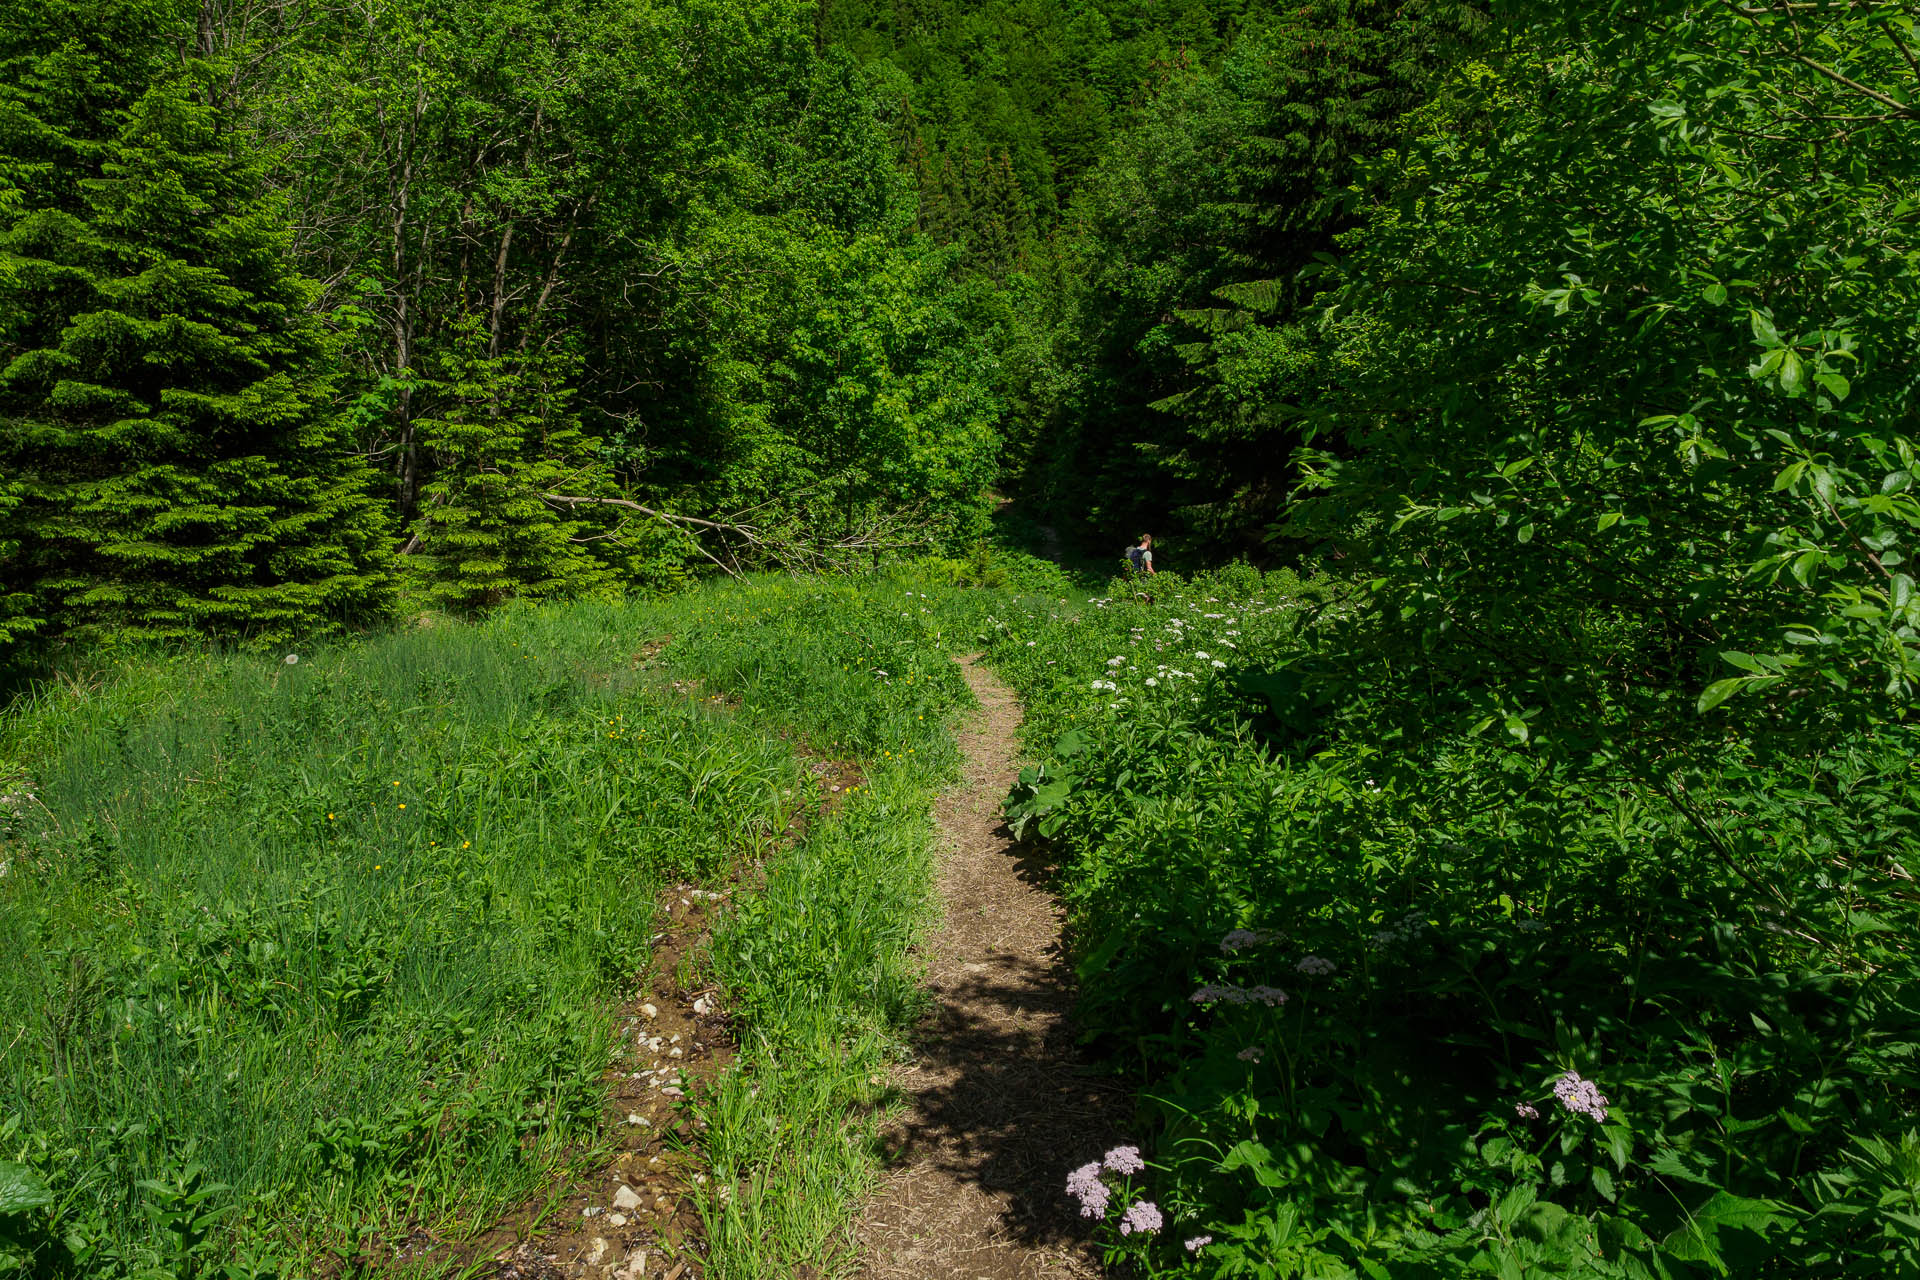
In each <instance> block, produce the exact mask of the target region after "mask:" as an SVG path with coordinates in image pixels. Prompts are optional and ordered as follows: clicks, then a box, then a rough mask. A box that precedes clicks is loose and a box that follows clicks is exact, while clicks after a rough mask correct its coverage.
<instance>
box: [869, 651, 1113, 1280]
mask: <svg viewBox="0 0 1920 1280" xmlns="http://www.w3.org/2000/svg"><path fill="white" fill-rule="evenodd" d="M961 670H962V672H963V673H964V674H965V676H966V680H967V684H968V685H969V686H971V687H972V689H973V692H974V696H975V697H976V698H978V699H979V701H980V706H981V710H980V712H979V713H978V714H976V715H974V716H973V717H971V718H970V719H969V721H968V722H967V723H966V724H964V725H963V726H962V727H961V728H960V731H959V741H960V749H961V751H962V753H963V755H964V757H965V763H964V765H963V777H962V779H961V781H960V783H959V785H957V786H956V787H955V788H954V789H953V790H951V791H949V792H947V793H946V794H944V795H943V796H941V798H940V801H939V803H938V805H937V807H936V809H935V814H936V817H937V819H938V822H939V828H940V850H939V867H938V872H937V875H938V881H939V900H940V904H941V910H942V918H941V922H940V924H939V925H938V926H937V928H936V929H935V931H934V932H933V934H932V936H930V937H929V938H928V939H927V941H926V944H925V951H926V959H927V988H928V990H929V992H930V993H931V994H932V996H933V999H934V1001H935V1004H934V1007H933V1009H932V1010H931V1012H930V1013H929V1015H928V1016H927V1018H926V1019H925V1020H924V1021H923V1022H922V1023H921V1025H920V1026H919V1028H918V1029H917V1030H916V1031H915V1033H914V1037H913V1048H914V1061H913V1062H912V1063H910V1064H909V1065H908V1066H906V1067H905V1068H903V1069H902V1070H900V1071H899V1072H898V1073H897V1075H896V1077H895V1078H896V1082H897V1083H898V1084H899V1086H900V1088H901V1090H902V1091H903V1092H904V1093H905V1094H906V1095H907V1098H908V1103H909V1107H908V1110H907V1113H906V1114H905V1115H904V1116H903V1117H902V1118H901V1119H900V1120H899V1121H897V1122H895V1123H894V1124H893V1125H891V1126H889V1128H888V1130H887V1132H886V1134H885V1135H884V1136H885V1138H886V1141H887V1146H888V1150H889V1151H890V1153H891V1154H892V1155H893V1157H894V1164H893V1166H892V1168H891V1169H890V1171H889V1172H888V1173H886V1174H885V1175H883V1178H882V1181H881V1186H880V1188H879V1190H878V1191H877V1192H876V1194H875V1196H874V1198H873V1200H872V1202H871V1203H870V1204H869V1206H868V1207H867V1210H866V1213H865V1216H864V1218H863V1220H862V1221H861V1223H860V1224H859V1228H858V1230H859V1243H860V1255H861V1259H862V1268H861V1274H862V1275H863V1276H864V1277H866V1280H1030V1278H1032V1277H1041V1276H1045V1277H1087V1278H1089V1280H1090V1278H1092V1277H1096V1276H1098V1275H1099V1274H1100V1267H1099V1265H1098V1263H1097V1262H1096V1260H1095V1256H1094V1254H1093V1252H1092V1250H1091V1248H1090V1245H1089V1237H1090V1232H1089V1230H1088V1227H1089V1226H1090V1225H1091V1224H1089V1223H1086V1222H1084V1221H1083V1220H1081V1219H1080V1218H1078V1217H1076V1216H1074V1206H1073V1204H1072V1202H1071V1201H1069V1200H1068V1199H1067V1197H1066V1194H1065V1192H1064V1190H1063V1188H1064V1186H1065V1180H1066V1176H1067V1173H1068V1171H1069V1170H1070V1169H1072V1168H1073V1167H1074V1166H1075V1165H1076V1164H1080V1163H1083V1162H1085V1161H1087V1160H1092V1159H1097V1158H1098V1157H1099V1155H1100V1152H1101V1151H1103V1150H1104V1149H1105V1148H1106V1147H1107V1146H1108V1145H1111V1143H1112V1142H1113V1141H1114V1140H1115V1136H1116V1134H1115V1127H1114V1122H1115V1118H1116V1117H1117V1116H1119V1115H1120V1114H1121V1110H1122V1107H1123V1106H1124V1099H1123V1098H1122V1097H1121V1096H1120V1095H1119V1093H1118V1092H1117V1091H1115V1090H1114V1089H1113V1088H1112V1087H1111V1086H1107V1085H1104V1084H1102V1083H1101V1082H1100V1081H1099V1080H1098V1079H1097V1078H1095V1077H1094V1076H1093V1075H1091V1074H1090V1073H1089V1072H1088V1071H1087V1070H1086V1068H1085V1066H1084V1064H1083V1062H1082V1060H1081V1058H1080V1055H1079V1053H1078V1052H1077V1049H1076V1046H1075V1043H1074V1030H1073V1028H1072V1026H1071V1024H1070V1023H1069V1020H1068V1013H1069V1011H1070V1009H1071V1007H1072V1002H1073V975H1072V971H1071V970H1070V969H1069V968H1068V966H1067V964H1066V963H1065V960H1064V959H1063V957H1062V955H1061V949H1060V914H1061V913H1060V908H1059V906H1058V905H1057V904H1056V903H1055V902H1054V900H1053V898H1052V897H1051V895H1049V894H1048V893H1047V891H1046V889H1045V888H1044V887H1043V886H1042V874H1043V868H1042V867H1041V866H1040V865H1039V864H1038V863H1037V861H1033V860H1025V859H1023V858H1022V855H1021V852H1020V850H1019V849H1017V848H1016V847H1015V846H1014V844H1013V841H1012V840H1011V839H1010V838H1009V836H1008V834H1007V831H1006V829H1005V826H1004V824H1003V823H1002V822H1001V818H1000V802H1001V800H1002V799H1003V798H1004V797H1005V796H1006V794H1007V789H1008V788H1009V787H1010V786H1012V784H1013V781H1014V777H1015V774H1016V772H1017V769H1016V766H1015V759H1016V752H1017V747H1016V744H1015V740H1014V732H1015V730H1017V729H1018V728H1019V727H1020V704H1019V703H1018V702H1017V701H1016V700H1015V698H1014V696H1013V693H1012V691H1011V690H1009V689H1008V688H1007V687H1006V686H1005V685H1003V684H1001V683H1000V681H999V680H998V679H996V678H995V677H994V675H993V674H992V673H991V672H990V671H988V670H987V668H986V667H985V666H983V665H981V663H980V659H979V657H978V656H977V655H976V656H973V657H969V658H966V659H963V660H962V662H961Z"/></svg>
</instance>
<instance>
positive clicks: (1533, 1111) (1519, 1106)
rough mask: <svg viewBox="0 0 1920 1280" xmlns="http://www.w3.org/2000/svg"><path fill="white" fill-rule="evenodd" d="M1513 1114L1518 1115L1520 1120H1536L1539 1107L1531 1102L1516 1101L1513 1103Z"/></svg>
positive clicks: (1538, 1115) (1538, 1114) (1538, 1116)
mask: <svg viewBox="0 0 1920 1280" xmlns="http://www.w3.org/2000/svg"><path fill="white" fill-rule="evenodd" d="M1513 1114H1515V1115H1517V1116H1519V1117H1520V1118H1521V1119H1522V1120H1538V1119H1539V1118H1540V1109H1539V1108H1538V1107H1536V1106H1534V1105H1533V1104H1532V1103H1531V1102H1516V1103H1514V1104H1513Z"/></svg>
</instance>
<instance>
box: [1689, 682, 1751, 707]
mask: <svg viewBox="0 0 1920 1280" xmlns="http://www.w3.org/2000/svg"><path fill="white" fill-rule="evenodd" d="M1746 682H1747V677H1745V676H1730V677H1728V678H1727V679H1725V680H1715V681H1714V682H1713V683H1712V684H1710V685H1708V686H1707V687H1706V688H1705V689H1704V690H1702V691H1701V694H1700V702H1699V706H1698V710H1699V711H1700V713H1701V714H1702V715H1705V714H1706V713H1707V712H1709V711H1711V710H1713V709H1714V708H1715V707H1717V706H1719V705H1720V704H1721V703H1723V702H1725V701H1726V700H1727V699H1728V698H1731V697H1732V696H1733V695H1734V694H1736V693H1738V692H1739V691H1740V686H1741V685H1743V684H1745V683H1746Z"/></svg>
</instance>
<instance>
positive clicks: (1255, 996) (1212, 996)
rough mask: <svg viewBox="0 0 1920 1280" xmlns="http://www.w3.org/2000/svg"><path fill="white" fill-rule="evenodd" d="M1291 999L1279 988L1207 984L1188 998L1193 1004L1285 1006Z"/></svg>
mask: <svg viewBox="0 0 1920 1280" xmlns="http://www.w3.org/2000/svg"><path fill="white" fill-rule="evenodd" d="M1291 998H1292V997H1290V996H1288V995H1287V993H1286V992H1284V991H1282V990H1281V989H1280V988H1279V987H1227V986H1221V985H1219V984H1217V983H1209V984H1207V985H1206V986H1204V987H1201V988H1200V989H1199V990H1198V991H1196V992H1194V993H1193V994H1192V995H1190V996H1188V997H1187V999H1188V1000H1189V1001H1191V1002H1193V1003H1194V1004H1264V1005H1266V1006H1268V1007H1269V1008H1271V1007H1273V1006H1275V1005H1282V1004H1285V1003H1286V1002H1287V1001H1288V1000H1289V999H1291Z"/></svg>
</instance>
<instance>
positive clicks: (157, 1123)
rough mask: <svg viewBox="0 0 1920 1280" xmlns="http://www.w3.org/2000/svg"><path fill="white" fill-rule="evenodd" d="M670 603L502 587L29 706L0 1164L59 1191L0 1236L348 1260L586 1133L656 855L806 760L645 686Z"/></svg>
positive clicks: (157, 1255) (5, 1009) (463, 1224)
mask: <svg viewBox="0 0 1920 1280" xmlns="http://www.w3.org/2000/svg"><path fill="white" fill-rule="evenodd" d="M653 625H654V624H653V620H652V617H651V615H650V612H649V611H647V610H644V609H635V608H627V609H622V608H615V607H611V606H586V605H583V606H574V607H569V608H565V609H552V610H546V611H540V612H533V611H523V612H508V613H506V614H503V615H501V616H499V617H497V618H495V619H494V620H492V621H490V622H487V623H485V624H482V625H478V626H471V627H468V626H453V625H441V626H436V627H432V628H427V629H421V630H414V631H409V632H406V633H404V634H398V635H393V636H388V637H385V638H380V639H375V640H371V641H368V642H365V643H361V644H357V645H354V646H352V647H348V648H341V649H338V650H334V651H326V652H320V653H315V654H300V655H286V656H285V657H284V658H283V659H281V660H262V659H257V658H247V657H235V658H226V657H212V656H187V657H179V658H176V659H173V660H166V659H154V660H151V661H142V662H135V663H131V664H128V665H124V666H122V667H120V668H118V669H116V670H113V671H111V672H107V673H103V674H101V675H99V676H97V677H96V678H93V679H91V680H85V681H76V682H74V683H72V684H70V685H68V686H67V687H64V688H61V689H58V690H50V691H48V692H47V693H45V694H44V695H42V696H41V697H39V698H38V699H37V700H35V701H34V702H32V703H31V704H29V705H26V706H24V707H22V708H19V709H18V711H17V714H16V715H15V716H14V717H13V718H12V719H11V721H10V723H9V725H8V727H7V731H6V733H7V736H6V748H5V751H6V754H5V757H4V758H5V759H6V760H7V761H9V762H10V763H9V770H10V773H11V781H10V782H9V784H8V786H7V787H6V790H7V791H8V793H9V794H8V797H7V803H6V805H5V806H4V807H0V839H4V842H5V848H4V851H3V852H0V866H3V867H4V871H5V874H4V877H3V878H0V952H4V954H6V955H7V956H8V957H9V959H8V963H7V964H5V965H0V1025H5V1026H7V1027H8V1028H10V1029H12V1030H11V1031H10V1032H9V1034H8V1036H7V1039H6V1042H5V1043H4V1044H0V1054H3V1056H0V1100H3V1101H4V1105H5V1108H6V1114H7V1118H6V1120H5V1121H4V1136H3V1137H0V1160H6V1161H8V1162H9V1164H8V1165H0V1171H7V1170H9V1169H11V1176H14V1177H16V1178H18V1179H21V1180H22V1181H23V1184H24V1185H28V1186H30V1187H31V1188H34V1189H36V1192H38V1191H39V1190H43V1191H44V1195H42V1196H39V1197H38V1198H44V1199H48V1200H49V1203H46V1204H42V1205H37V1206H34V1207H32V1208H31V1209H30V1211H28V1212H25V1213H21V1214H16V1215H11V1216H8V1217H5V1218H0V1225H4V1226H5V1227H6V1228H8V1229H9V1230H11V1231H12V1232H13V1234H14V1236H15V1237H16V1239H15V1241H14V1243H13V1245H12V1246H11V1249H12V1252H11V1253H9V1252H8V1251H7V1250H8V1248H9V1246H8V1245H6V1243H5V1242H4V1241H0V1259H4V1258H8V1257H11V1258H13V1259H14V1260H15V1262H16V1264H17V1263H20V1262H22V1261H23V1260H24V1259H25V1258H26V1257H27V1256H29V1255H30V1256H31V1262H30V1263H28V1264H27V1265H30V1267H31V1269H32V1272H33V1274H38V1275H47V1276H60V1275H74V1276H78V1275H86V1276H100V1277H111V1276H116V1275H136V1274H139V1275H144V1274H153V1273H155V1272H159V1273H164V1274H167V1275H176V1276H189V1275H201V1274H209V1275H211V1274H228V1275H248V1274H254V1275H267V1274H275V1273H279V1274H293V1273H301V1274H304V1273H305V1272H306V1271H308V1270H309V1269H311V1268H313V1267H315V1266H323V1267H324V1266H329V1265H333V1266H338V1265H342V1264H344V1265H346V1266H348V1267H349V1268H350V1267H351V1266H352V1265H353V1263H352V1261H351V1260H352V1259H354V1258H356V1257H358V1256H361V1254H362V1252H363V1249H364V1248H365V1247H366V1246H368V1245H370V1244H371V1243H373V1242H375V1241H377V1240H378V1239H380V1238H383V1237H385V1236H387V1235H389V1234H391V1233H393V1232H395V1231H397V1230H399V1229H400V1228H401V1227H402V1226H403V1225H411V1226H418V1225H425V1226H426V1227H428V1228H429V1229H431V1230H432V1231H434V1232H436V1233H439V1234H443V1235H457V1234H458V1233H460V1232H461V1231H463V1230H465V1229H467V1228H469V1227H471V1226H473V1225H477V1224H480V1223H483V1222H485V1221H486V1220H487V1219H488V1218H489V1216H490V1215H492V1214H494V1213H495V1212H497V1211H498V1210H499V1209H500V1208H501V1207H503V1206H505V1205H507V1204H510V1203H512V1202H513V1201H514V1200H516V1199H517V1198H519V1197H521V1196H522V1195H524V1194H526V1193H527V1192H528V1191H529V1190H530V1189H531V1188H533V1187H535V1186H537V1185H539V1184H541V1183H542V1182H544V1181H546V1180H548V1179H550V1178H551V1177H552V1176H554V1175H555V1174H556V1173H559V1172H564V1170H566V1169H567V1168H569V1167H577V1165H578V1163H579V1162H580V1161H583V1160H586V1159H590V1158H592V1156H593V1154H594V1151H595V1149H596V1146H597V1144H598V1142H599V1135H598V1126H599V1124H600V1121H601V1115H602V1098H603V1085H602V1079H601V1077H602V1072H603V1070H604V1068H605V1067H606V1064H607V1061H608V1053H609V1046H610V1043H611V1039H612V1036H613V1034H614V1030H613V1028H612V1026H611V1025H610V1018H611V1015H612V1012H613V1009H614V1007H615V1005H616V1004H617V1001H618V998H619V997H620V996H621V995H623V994H625V993H627V992H628V991H630V990H631V989H632V987H633V984H634V981H635V975H636V974H637V973H639V972H641V971H642V970H643V969H644V968H645V967H646V965H647V962H648V938H649V936H650V932H651V929H652V927H653V920H652V907H651V905H650V904H651V903H652V902H653V900H654V897H655V890H656V888H657V886H658V885H659V884H660V883H661V882H662V881H663V880H664V879H666V878H668V877H673V878H682V877H686V878H697V877H702V876H707V875H711V874H712V873H715V872H717V871H719V870H720V869H722V868H723V867H725V866H727V865H729V864H730V863H731V862H732V861H734V860H735V859H736V858H738V857H740V856H742V855H743V854H746V853H751V852H752V851H753V850H755V849H757V848H762V847H764V846H765V844H766V843H767V842H768V841H769V840H770V839H771V836H772V832H773V831H774V829H775V827H776V826H777V825H778V823H779V822H780V821H782V820H783V819H782V809H783V806H782V802H781V791H782V790H783V789H784V788H789V787H792V786H794V785H796V783H797V779H798V764H797V762H796V761H795V760H794V758H793V756H792V754H791V752H790V751H789V750H788V749H787V747H786V746H785V745H784V744H783V743H781V742H779V741H778V740H775V739H770V738H769V737H768V736H767V735H766V734H764V733H762V732H760V731H758V730H757V729H755V728H754V727H752V726H750V725H746V724H742V723H740V722H739V721H737V720H736V719H735V718H734V717H732V716H729V715H726V714H723V713H721V712H719V711H718V710H715V709H710V708H703V707H701V706H699V705H698V704H694V703H690V702H689V701H688V700H686V699H684V698H682V697H679V696H678V695H674V694H671V692H670V691H665V690H661V689H656V688H654V687H653V685H654V684H655V683H656V681H655V680H654V678H653V673H651V672H649V671H647V670H645V669H644V667H645V665H646V664H645V663H644V662H642V661H641V660H640V658H639V655H638V653H637V650H639V648H640V646H641V642H642V641H643V640H644V639H645V638H646V637H647V636H648V635H649V634H651V630H650V629H651V628H652V626H653ZM329 1258H335V1259H339V1260H341V1262H339V1263H328V1262H327V1259H329ZM222 1268H224V1270H222ZM4 1270H5V1266H4V1265H3V1264H0V1271H4Z"/></svg>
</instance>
